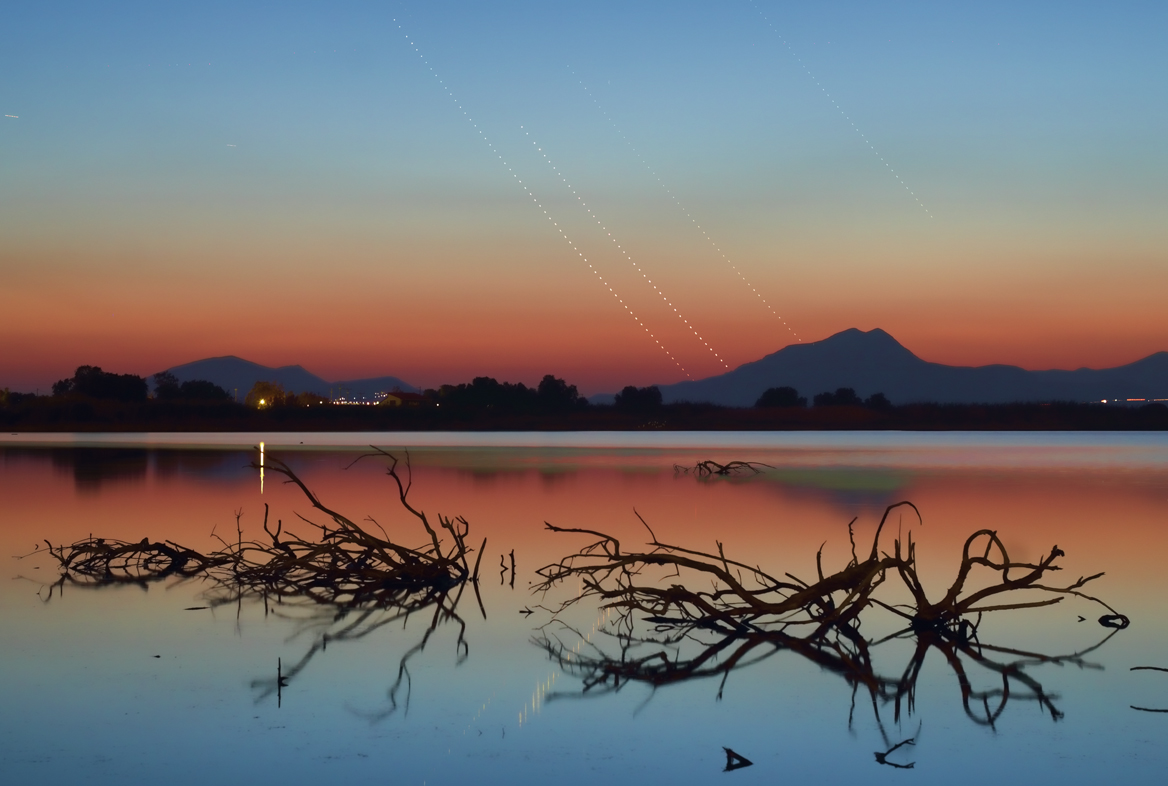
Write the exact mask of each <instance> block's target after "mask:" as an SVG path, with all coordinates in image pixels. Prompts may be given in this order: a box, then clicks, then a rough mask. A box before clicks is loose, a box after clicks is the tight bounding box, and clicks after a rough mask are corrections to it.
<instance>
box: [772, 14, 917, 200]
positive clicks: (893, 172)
mask: <svg viewBox="0 0 1168 786" xmlns="http://www.w3.org/2000/svg"><path fill="white" fill-rule="evenodd" d="M750 4H751V5H754V0H750ZM755 8H756V9H757V10H758V15H759V16H761V17H762V20H763V21H764V22H766V23H767V27H769V28H770V29H771V31H772V32H773V33H774V34H775V35H776V36H778V37H779V40H780V41H782V42H783V46H785V47H786V48H787V54H789V55H790V56H791V57H793V58H794V59H795V62H797V63H798V64H799V67H800V68H801V69H803V73H804V74H806V75H807V78H808V79H810V80H811V81H812V82H814V83H815V86H816V87H818V88H819V90H820V92H822V93H823V94H824V95H825V96H827V100H828V101H831V105H832V106H834V107H835V108H836V109H837V110H838V111H839V113H840V115H841V116H842V117H843V119H844V120H847V121H848V123H849V124H850V125H851V126H852V130H853V131H855V132H856V133H857V134H859V135H860V139H862V140H864V144H866V145H867V146H868V149H869V150H871V151H872V152H873V153H874V154H875V155H876V157H877V158H879V159H880V163H882V164H884V168H885V169H887V170H888V171H889V173H890V174H891V175H892V176H893V177H895V178H896V180H897V182H898V183H900V184H901V185H902V186H904V190H905V191H907V192H908V194H909V196H911V197H912V198H913V199H914V200H916V203H917V204H918V205H920V206H921V210H924V211H925V215H927V216H928V217H929V218H932V217H933V214H932V213H930V212H929V209H928V208H927V207H925V203H924V202H922V201H921V200H920V197H918V196H917V195H916V194H915V193H913V190H912V189H911V188H909V187H908V183H906V182H904V181H903V180H901V179H900V175H898V174H896V170H895V169H893V168H892V165H891V164H889V163H888V162H887V161H885V160H884V156H882V155H880V151H879V150H877V149H876V146H875V145H873V144H872V141H871V140H870V139H868V137H866V136H865V135H864V132H863V131H861V130H860V129H859V127H858V126H857V125H856V124H855V123H854V122H852V119H851V118H850V117H848V114H847V112H845V111H844V110H843V109H842V108H840V105H839V104H837V103H836V102H835V99H834V98H832V97H831V93H829V92H827V88H825V87H824V86H823V85H821V84H820V83H819V80H818V79H816V78H815V75H814V74H812V73H811V70H810V69H809V68H807V65H806V64H805V63H804V62H803V61H802V60H801V59H800V58H799V57H797V56H796V55H795V50H794V49H792V48H791V45H790V44H788V43H787V39H785V38H783V34H782V33H780V32H779V30H778V28H777V27H775V26H774V25H773V24H771V20H769V19H767V16H766V14H764V13H763V12H762V9H761V8H758V7H757V6H755Z"/></svg>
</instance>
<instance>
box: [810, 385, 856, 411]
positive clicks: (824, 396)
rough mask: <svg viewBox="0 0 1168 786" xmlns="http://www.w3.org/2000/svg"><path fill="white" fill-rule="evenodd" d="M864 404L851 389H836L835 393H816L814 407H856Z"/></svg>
mask: <svg viewBox="0 0 1168 786" xmlns="http://www.w3.org/2000/svg"><path fill="white" fill-rule="evenodd" d="M863 403H864V402H863V401H861V400H860V397H859V396H857V395H856V391H855V390H853V389H851V388H837V389H836V391H835V393H826V392H825V393H816V394H815V406H817V407H858V406H861V405H862V404H863Z"/></svg>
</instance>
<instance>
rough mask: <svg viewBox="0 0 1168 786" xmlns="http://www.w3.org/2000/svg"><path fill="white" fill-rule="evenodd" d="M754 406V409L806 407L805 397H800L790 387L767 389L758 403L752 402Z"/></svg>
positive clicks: (797, 392)
mask: <svg viewBox="0 0 1168 786" xmlns="http://www.w3.org/2000/svg"><path fill="white" fill-rule="evenodd" d="M754 405H755V406H756V407H805V406H807V397H806V396H800V395H799V391H797V390H795V388H791V387H781V388H767V389H766V390H764V391H763V393H762V395H761V396H759V397H758V401H756V402H754Z"/></svg>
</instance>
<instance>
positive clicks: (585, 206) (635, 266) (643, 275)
mask: <svg viewBox="0 0 1168 786" xmlns="http://www.w3.org/2000/svg"><path fill="white" fill-rule="evenodd" d="M520 128H523V126H520ZM524 134H526V135H527V136H531V132H530V131H524ZM531 144H532V145H533V146H534V147H535V150H536V152H537V153H539V154H540V155H542V156H543V160H544V161H546V162H547V164H548V166H550V167H551V168H552V171H553V172H555V173H556V177H558V178H559V179H560V180H561V181H563V183H564V185H565V186H567V187H568V190H569V191H571V192H572V196H574V197H576V201H577V202H579V203H580V207H582V208H583V209H584V210H585V211H587V213H588V215H589V216H591V217H592V218H594V219H596V223H597V224H598V225H599V226H600V229H601V231H602V232H608V239H609V240H611V241H612V242H613V243H614V244H615V245H616V248H617V251H620V252H621V253H622V254H624V256H625V259H627V260H628V261H629V264H630V265H632V266H633V269H634V270H636V271H637V272H638V273H640V274H641V278H643V279H645V280H646V281H647V282H649V286H651V287H653V291H654V292H656V293H657V294H658V295H660V296H661V300H663V301H664V302H665V305H666V306H668V307H669V308H672V309H673V313H674V314H677V318H678V319H680V320H681V321H682V322H683V323H684V324H685V326H686V327H687V328H689V329H690V332H691V333H693V334H694V335H695V336H697V339H698V341H700V342H702V344H703V345H705V347H706V349H708V350H710V352H711V353H713V355H714V357H716V358H717V359H718V362H719V363H721V364H722V365H723V366H725V367H726V368H730V365H729V364H728V363H727V362H726V361H725V360H722V356H721V355H719V354H718V353H717V352H716V351H715V350H714V348H713V347H711V346H710V344H709V342H707V341H706V340H705V339H704V338H702V336H701V334H700V333H698V331H697V330H696V329H695V328H694V326H693V325H691V324H690V323H689V320H687V319H686V318H685V317H684V316H682V314H681V312H680V311H678V310H677V307H676V306H674V305H673V303H672V302H670V300H669V298H668V297H667V296H666V294H665V292H663V291H662V290H660V289H658V288H657V285H656V284H654V283H653V280H652V279H651V278H649V276H648V275H647V274H646V273H645V271H643V270H641V267H640V265H638V264H637V263H636V262H634V261H633V258H632V256H630V255H629V252H628V251H625V250H624V248H622V247H621V244H620V243H618V242H617V239H616V238H615V237H613V236H612V233H611V232H609V231H608V227H606V226H605V225H604V224H603V223H602V222H601V220H600V219H599V218H598V217H597V216H596V214H595V213H593V212H592V209H591V208H589V207H588V203H587V202H585V201H584V199H583V197H581V196H580V194H578V193H576V189H574V188H572V184H571V183H569V182H568V178H567V177H565V176H564V174H563V173H562V172H560V170H559V169H557V168H556V165H555V164H554V163H552V160H551V159H550V158H548V155H547V153H545V152H543V148H542V147H540V146H539V145H538V144H536V142H535V140H532V142H531Z"/></svg>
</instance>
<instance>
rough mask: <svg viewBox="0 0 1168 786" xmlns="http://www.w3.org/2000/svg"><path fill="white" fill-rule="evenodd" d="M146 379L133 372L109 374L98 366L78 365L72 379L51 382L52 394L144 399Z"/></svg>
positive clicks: (133, 399)
mask: <svg viewBox="0 0 1168 786" xmlns="http://www.w3.org/2000/svg"><path fill="white" fill-rule="evenodd" d="M147 390H148V388H147V386H146V380H144V379H143V378H142V377H139V376H136V375H134V374H111V373H109V372H106V371H102V370H101V367H100V366H78V367H77V371H76V372H74V374H73V378H72V379H62V380H59V381H57V382H54V383H53V395H54V396H66V395H78V396H88V397H89V398H104V399H114V400H116V401H145V400H146V393H147Z"/></svg>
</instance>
